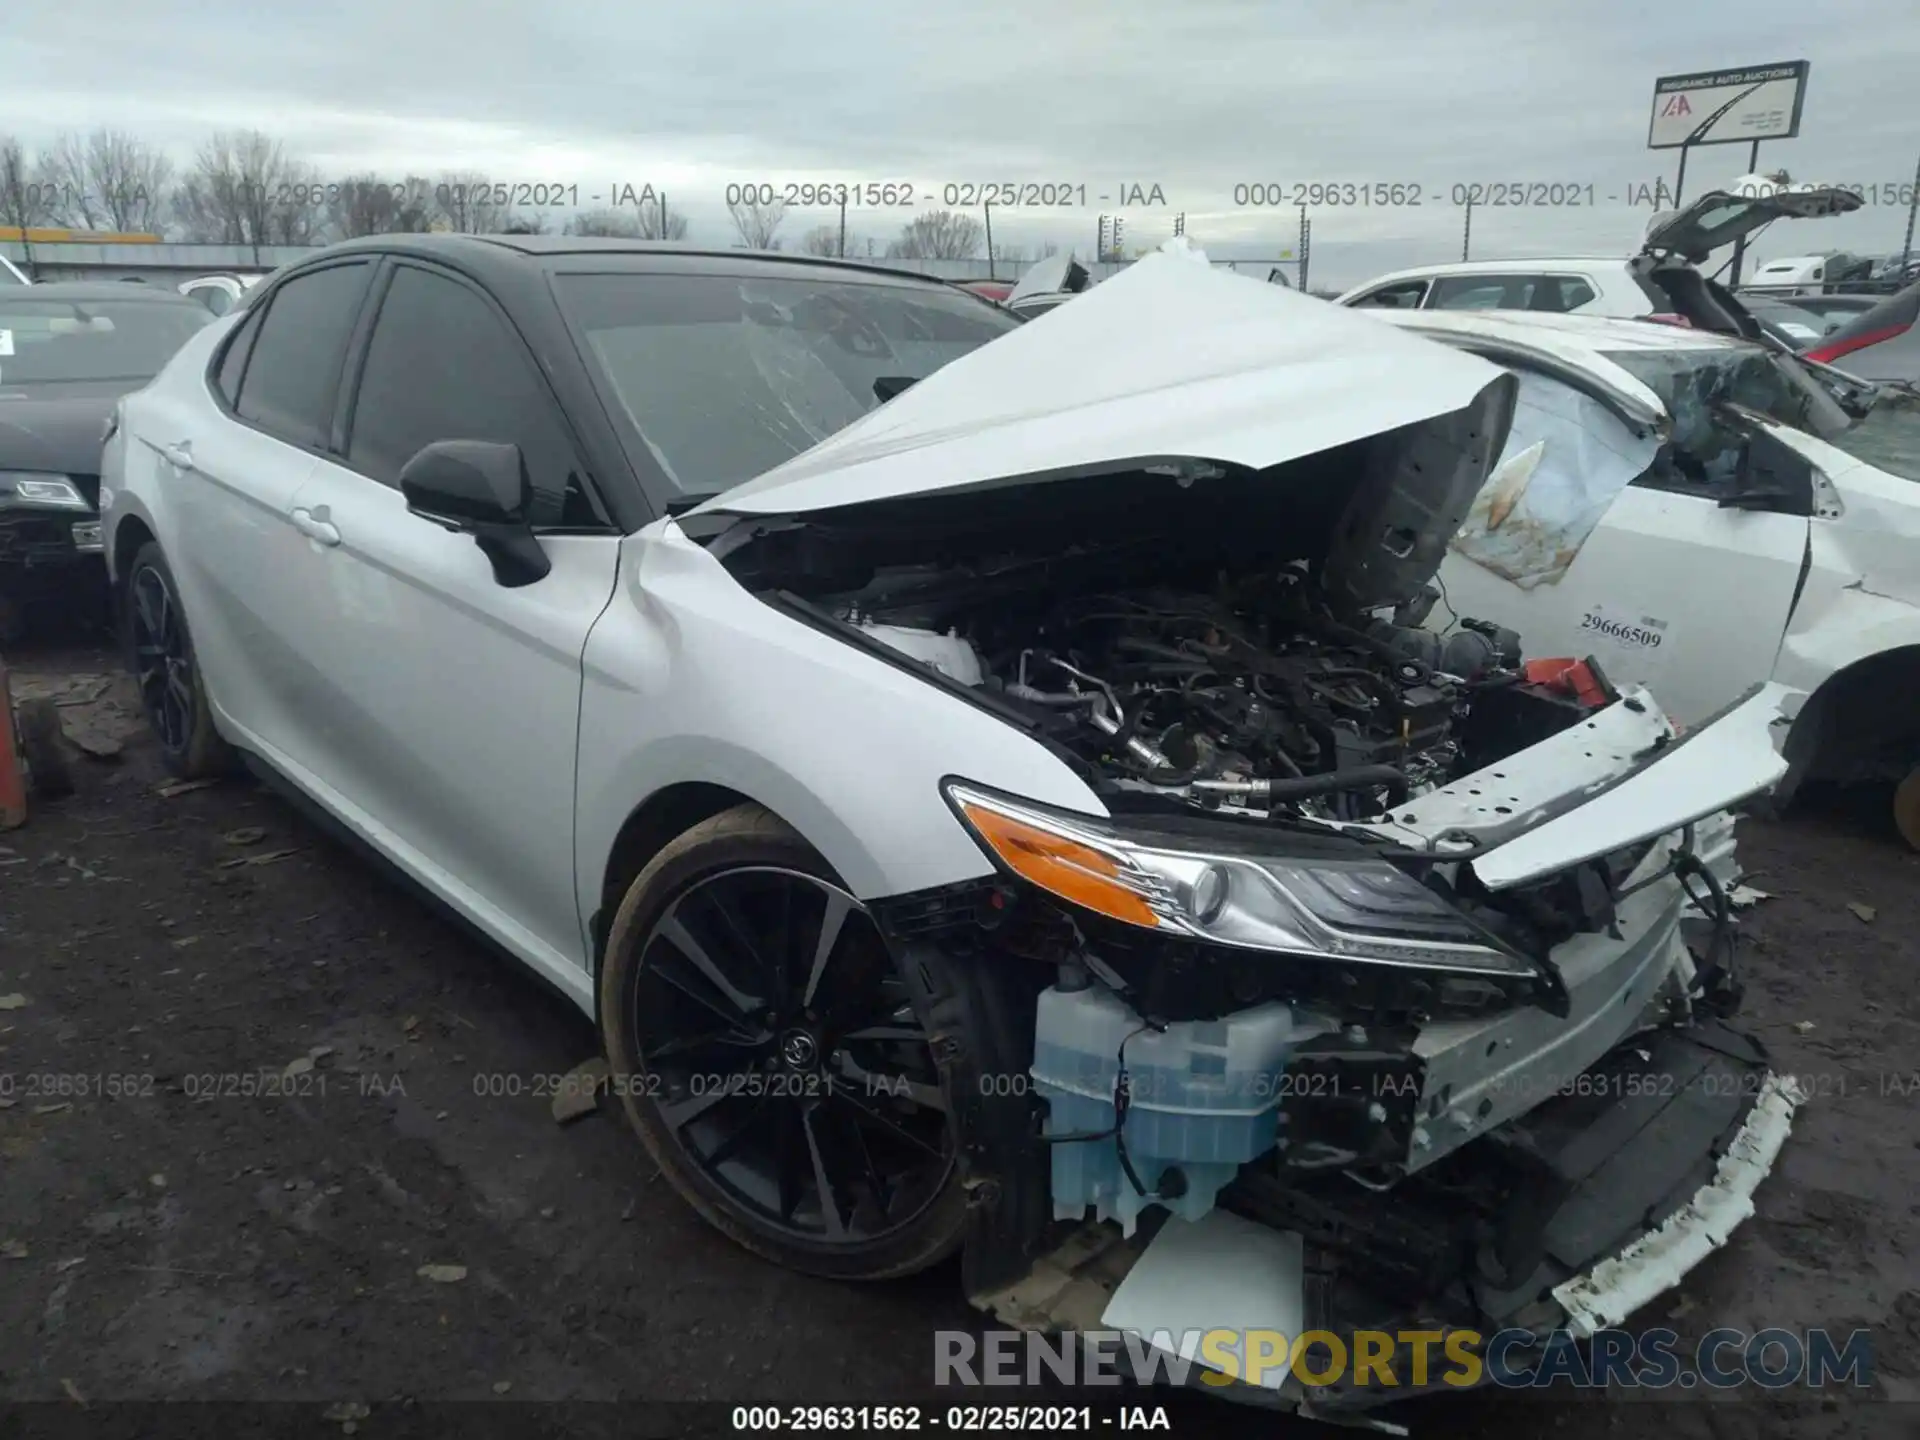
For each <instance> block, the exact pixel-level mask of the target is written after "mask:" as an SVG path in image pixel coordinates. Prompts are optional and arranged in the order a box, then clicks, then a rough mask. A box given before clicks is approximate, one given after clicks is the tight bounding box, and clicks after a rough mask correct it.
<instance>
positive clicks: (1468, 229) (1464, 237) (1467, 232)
mask: <svg viewBox="0 0 1920 1440" xmlns="http://www.w3.org/2000/svg"><path fill="white" fill-rule="evenodd" d="M1472 245H1473V191H1472V190H1471V189H1469V190H1468V191H1467V223H1466V225H1465V227H1464V228H1463V229H1462V230H1461V232H1460V259H1461V261H1462V262H1463V263H1464V262H1465V261H1466V258H1467V251H1468V249H1469V248H1471V246H1472Z"/></svg>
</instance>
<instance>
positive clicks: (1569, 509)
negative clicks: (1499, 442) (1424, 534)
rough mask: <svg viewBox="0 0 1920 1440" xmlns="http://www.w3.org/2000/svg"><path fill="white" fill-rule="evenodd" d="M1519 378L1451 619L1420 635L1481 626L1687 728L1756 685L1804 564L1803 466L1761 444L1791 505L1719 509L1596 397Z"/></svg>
mask: <svg viewBox="0 0 1920 1440" xmlns="http://www.w3.org/2000/svg"><path fill="white" fill-rule="evenodd" d="M1516 373H1517V374H1518V375H1519V378H1520V394H1519V404H1518V406H1517V408H1516V410H1515V415H1514V423H1513V427H1512V429H1511V431H1510V432H1509V436H1508V440H1507V445H1506V448H1505V450H1504V451H1503V452H1502V455H1501V460H1500V463H1499V465H1498V466H1496V468H1495V470H1494V472H1493V475H1492V477H1491V478H1490V479H1489V481H1488V483H1487V485H1486V487H1485V488H1484V489H1483V490H1482V492H1481V495H1480V497H1479V498H1478V499H1477V500H1476V501H1475V505H1474V509H1473V511H1472V512H1471V513H1470V515H1469V517H1468V521H1467V523H1466V525H1464V526H1463V527H1462V529H1461V531H1460V533H1459V534H1458V535H1456V536H1455V537H1454V541H1453V546H1452V548H1451V549H1450V550H1449V552H1448V554H1447V558H1446V560H1445V562H1444V563H1443V564H1442V566H1441V570H1440V579H1441V582H1442V584H1443V585H1444V587H1445V594H1444V596H1443V600H1444V603H1445V606H1446V607H1447V608H1446V609H1445V610H1443V611H1442V612H1441V614H1440V615H1439V616H1436V617H1433V618H1430V619H1429V622H1428V623H1429V624H1442V623H1447V622H1449V621H1451V620H1452V619H1453V618H1455V617H1468V618H1476V619H1485V620H1493V621H1496V622H1498V623H1499V624H1502V625H1506V626H1509V627H1510V628H1512V629H1514V630H1516V631H1518V632H1519V634H1520V636H1521V640H1522V642H1523V644H1524V647H1525V652H1526V654H1527V655H1528V656H1529V657H1530V658H1546V657H1552V656H1563V655H1564V656H1575V657H1586V656H1593V657H1594V658H1596V659H1598V660H1599V662H1600V665H1601V668H1602V669H1603V670H1604V671H1605V672H1606V674H1607V676H1608V678H1609V679H1611V680H1612V681H1613V682H1614V683H1615V684H1617V685H1618V684H1641V685H1646V686H1647V687H1648V688H1650V689H1651V690H1652V691H1653V694H1654V697H1655V698H1656V699H1657V700H1658V701H1659V702H1660V704H1661V706H1662V707H1663V708H1664V709H1665V710H1666V711H1667V713H1668V714H1669V715H1670V716H1671V717H1672V718H1674V719H1676V720H1678V721H1680V722H1681V723H1683V724H1697V723H1698V722H1700V721H1701V720H1703V719H1705V718H1707V717H1708V716H1710V715H1712V714H1713V713H1714V712H1715V711H1716V710H1718V709H1719V708H1720V707H1721V706H1723V705H1725V704H1727V703H1728V702H1729V701H1731V700H1733V699H1734V698H1735V697H1737V696H1738V695H1739V694H1740V693H1741V692H1742V691H1743V690H1745V689H1746V687H1747V686H1749V685H1751V684H1753V683H1755V682H1756V681H1760V680H1764V679H1766V678H1767V676H1768V675H1769V674H1770V673H1771V672H1772V669H1773V662H1774V657H1775V655H1776V654H1777V652H1778V650H1779V646H1780V641H1781V637H1782V636H1783V634H1784V633H1785V630H1786V623H1787V617H1788V615H1789V613H1790V612H1791V610H1792V606H1793V600H1794V592H1795V587H1796V585H1797V583H1798V580H1799V576H1800V571H1801V566H1802V564H1803V563H1804V560H1805V557H1806V553H1807V527H1808V523H1809V521H1808V518H1807V516H1808V513H1809V511H1810V509H1811V483H1812V481H1811V474H1810V472H1809V471H1808V469H1807V467H1806V465H1805V463H1804V462H1802V461H1798V460H1797V458H1796V457H1794V456H1793V455H1792V454H1791V453H1790V452H1787V450H1786V447H1785V446H1782V445H1779V444H1778V442H1773V448H1772V449H1771V450H1769V451H1768V452H1767V453H1766V454H1765V455H1763V456H1761V457H1760V459H1761V461H1762V463H1763V467H1764V466H1768V465H1770V466H1773V467H1775V469H1777V471H1778V472H1779V484H1780V487H1781V489H1782V490H1783V491H1790V492H1793V493H1792V494H1790V495H1787V496H1785V497H1784V498H1783V499H1782V500H1780V501H1777V502H1772V503H1770V504H1769V505H1768V506H1766V507H1763V508H1754V509H1746V508H1740V507H1739V506H1736V505H1732V504H1722V502H1723V501H1729V500H1731V499H1733V491H1734V484H1733V481H1732V479H1731V478H1730V477H1729V476H1726V475H1722V474H1714V475H1708V476H1702V477H1699V478H1687V477H1686V476H1684V475H1682V474H1679V473H1677V472H1676V471H1675V470H1674V469H1673V468H1672V467H1671V466H1670V465H1667V464H1665V463H1664V462H1663V461H1662V458H1661V453H1660V447H1659V443H1658V441H1657V440H1654V439H1652V438H1642V437H1638V436H1636V435H1635V434H1634V433H1633V432H1632V431H1631V430H1630V429H1629V428H1628V427H1627V426H1626V425H1625V424H1624V423H1622V422H1621V421H1620V419H1619V418H1618V416H1616V415H1615V414H1614V412H1613V411H1612V410H1611V409H1609V408H1608V407H1607V406H1605V405H1604V404H1602V403H1601V402H1600V401H1599V400H1597V399H1595V398H1594V397H1593V396H1591V395H1588V394H1584V393H1581V392H1580V391H1577V390H1575V389H1574V388H1573V387H1572V386H1570V385H1568V384H1565V383H1563V382H1562V381H1560V380H1558V379H1555V378H1553V377H1550V376H1547V375H1544V374H1540V373H1538V372H1535V371H1531V370H1526V369H1522V370H1519V371H1517V372H1516ZM1760 443H1761V444H1762V448H1763V449H1765V448H1766V447H1765V442H1760ZM1536 447H1537V449H1536ZM1783 452H1784V453H1783ZM1769 473H1772V472H1769ZM1770 483H1771V482H1770ZM1749 488H1751V486H1749Z"/></svg>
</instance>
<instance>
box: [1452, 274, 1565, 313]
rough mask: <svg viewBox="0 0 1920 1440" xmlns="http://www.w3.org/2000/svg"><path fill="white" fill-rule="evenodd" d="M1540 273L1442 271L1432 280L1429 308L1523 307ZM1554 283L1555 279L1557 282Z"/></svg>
mask: <svg viewBox="0 0 1920 1440" xmlns="http://www.w3.org/2000/svg"><path fill="white" fill-rule="evenodd" d="M1546 279H1547V277H1545V276H1540V275H1443V276H1441V277H1440V278H1439V279H1438V280H1436V281H1434V282H1433V298H1432V299H1431V300H1429V301H1428V302H1427V308H1428V309H1429V310H1526V309H1529V308H1531V307H1532V305H1533V296H1534V291H1535V290H1536V289H1537V288H1538V287H1539V286H1541V285H1542V284H1543V283H1545V281H1546ZM1556 283H1557V282H1556Z"/></svg>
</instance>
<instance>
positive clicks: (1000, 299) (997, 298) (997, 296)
mask: <svg viewBox="0 0 1920 1440" xmlns="http://www.w3.org/2000/svg"><path fill="white" fill-rule="evenodd" d="M959 285H960V288H961V289H962V290H971V291H972V292H973V293H974V294H976V295H981V296H984V297H985V298H987V299H988V300H991V301H993V303H994V304H996V305H1004V304H1006V301H1007V296H1009V295H1011V294H1012V293H1013V281H1011V280H962V281H960V282H959Z"/></svg>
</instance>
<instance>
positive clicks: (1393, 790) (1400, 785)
mask: <svg viewBox="0 0 1920 1440" xmlns="http://www.w3.org/2000/svg"><path fill="white" fill-rule="evenodd" d="M1381 787H1385V789H1386V790H1387V792H1388V794H1389V795H1391V796H1392V797H1394V798H1393V800H1392V802H1391V803H1393V804H1395V805H1399V804H1402V803H1403V802H1404V801H1405V800H1406V798H1407V777H1406V772H1404V771H1402V770H1399V769H1397V768H1395V767H1394V766H1392V765H1355V766H1353V767H1352V768H1350V769H1347V770H1328V771H1325V772H1324V773H1322V774H1319V775H1302V776H1301V777H1300V778H1298V779H1297V780H1271V781H1269V782H1268V783H1267V797H1268V799H1270V800H1271V801H1273V803H1274V804H1276V805H1282V804H1286V803H1288V802H1290V801H1294V800H1311V799H1312V798H1313V797H1314V796H1316V795H1330V794H1333V793H1334V792H1335V791H1339V790H1373V789H1378V788H1381Z"/></svg>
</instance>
